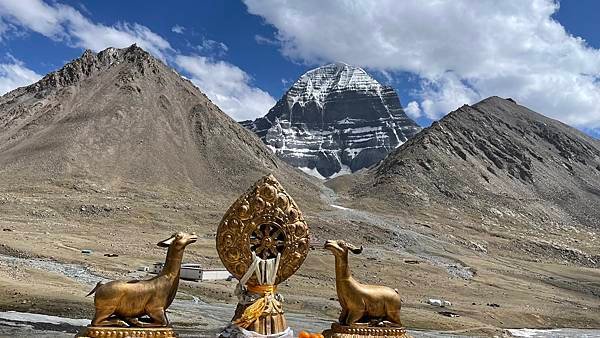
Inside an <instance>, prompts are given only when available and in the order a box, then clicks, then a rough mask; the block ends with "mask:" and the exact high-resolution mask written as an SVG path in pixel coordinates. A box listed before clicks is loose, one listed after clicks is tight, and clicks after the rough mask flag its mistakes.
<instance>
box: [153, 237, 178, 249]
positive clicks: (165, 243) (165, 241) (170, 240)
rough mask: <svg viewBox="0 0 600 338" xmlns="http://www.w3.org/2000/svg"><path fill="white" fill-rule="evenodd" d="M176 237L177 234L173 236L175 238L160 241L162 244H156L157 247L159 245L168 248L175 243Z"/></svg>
mask: <svg viewBox="0 0 600 338" xmlns="http://www.w3.org/2000/svg"><path fill="white" fill-rule="evenodd" d="M175 236H176V234H173V236H171V237H169V238H167V239H165V240H164V241H160V242H158V243H156V245H158V246H160V247H162V248H168V247H169V246H170V245H171V243H173V240H174V239H175Z"/></svg>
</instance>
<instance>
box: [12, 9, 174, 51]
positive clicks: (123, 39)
mask: <svg viewBox="0 0 600 338" xmlns="http://www.w3.org/2000/svg"><path fill="white" fill-rule="evenodd" d="M0 20H2V21H8V22H10V23H12V24H14V25H18V26H22V27H25V28H27V29H30V30H32V31H34V32H37V33H40V34H42V35H44V36H46V37H48V38H51V39H53V40H56V41H65V42H66V43H67V44H68V45H70V46H72V47H81V48H88V49H92V50H94V51H99V50H102V49H104V48H107V47H117V48H122V47H126V46H129V45H132V44H134V43H137V44H138V46H140V47H142V48H144V49H146V50H147V51H149V52H151V53H152V54H154V55H155V56H157V57H158V58H160V59H162V60H164V59H165V58H166V54H165V53H167V52H169V51H171V50H172V48H171V45H170V44H169V42H167V40H165V39H164V38H162V37H161V36H159V35H158V34H156V33H154V32H152V31H151V30H150V29H149V28H148V27H146V26H143V25H140V24H137V23H134V24H130V23H118V24H116V25H114V26H106V25H103V24H99V23H94V22H92V21H91V20H89V19H88V18H86V17H85V16H84V15H83V14H81V12H79V11H78V10H76V9H74V8H73V7H71V6H67V5H62V4H59V3H52V4H47V3H45V2H43V1H41V0H0Z"/></svg>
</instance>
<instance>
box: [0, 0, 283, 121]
mask: <svg viewBox="0 0 600 338" xmlns="http://www.w3.org/2000/svg"><path fill="white" fill-rule="evenodd" d="M14 26H17V27H19V28H26V29H28V30H31V31H34V32H37V33H40V34H42V35H44V36H46V37H48V38H50V39H52V40H55V41H62V42H64V43H66V44H67V45H69V46H71V47H81V48H88V49H92V50H94V51H99V50H102V49H105V48H107V47H117V48H121V47H126V46H129V45H131V44H133V43H137V45H138V46H140V47H142V48H144V49H145V50H147V51H148V52H150V53H151V54H153V55H154V56H156V57H158V58H160V59H162V60H163V61H165V62H170V63H175V64H176V65H177V66H178V67H180V68H181V69H182V70H183V71H185V72H187V73H188V74H189V75H191V76H192V80H193V81H194V83H195V84H196V85H197V86H198V87H200V89H201V90H202V91H204V92H205V93H206V95H207V96H208V97H209V98H210V99H211V100H213V101H214V102H215V103H216V104H217V105H218V106H219V107H220V108H221V109H222V110H223V111H224V112H225V113H227V114H229V115H230V116H232V117H234V118H236V119H248V118H256V117H258V116H262V115H264V114H266V113H267V111H268V110H269V109H270V108H271V106H273V105H274V103H275V100H274V99H273V98H272V97H271V96H270V95H269V94H268V93H267V92H265V91H263V90H261V89H259V88H255V87H253V86H252V85H251V83H250V82H251V81H250V80H251V79H250V77H249V76H248V74H246V73H245V72H244V71H243V70H241V69H240V68H238V67H236V66H235V65H232V64H230V63H227V62H224V61H218V60H214V59H212V58H207V57H205V56H196V55H194V56H185V55H182V54H180V53H178V52H177V51H175V50H174V49H173V48H172V47H171V45H170V44H169V42H168V41H167V40H166V39H164V38H163V37H161V36H160V35H158V34H156V33H154V32H153V31H151V30H150V29H149V28H148V27H146V26H143V25H140V24H137V23H127V22H121V23H117V24H115V25H112V26H107V25H104V24H100V23H95V22H93V21H92V20H90V19H89V18H87V17H86V16H85V15H83V14H82V13H81V12H79V11H78V10H76V9H75V8H73V7H71V6H67V5H63V4H60V3H58V2H50V3H46V2H44V1H41V0H0V40H1V38H2V34H5V33H6V32H7V31H8V30H11V29H12V27H14ZM13 30H14V29H13ZM21 30H22V29H21ZM172 30H173V31H174V32H176V33H178V31H181V32H183V30H184V28H183V27H182V26H177V25H176V26H174V27H173V28H172ZM197 49H198V50H200V51H201V52H202V53H203V54H207V55H210V56H211V57H214V56H222V55H224V54H225V53H226V52H227V51H228V49H229V48H228V47H227V45H225V44H224V43H222V42H219V41H215V40H210V39H203V41H202V44H201V45H200V46H198V47H197ZM40 77H41V76H40V75H38V74H36V73H35V72H33V71H31V70H29V69H27V68H26V67H25V66H24V65H23V64H22V63H20V62H18V61H17V60H12V61H11V63H8V64H0V92H6V91H9V90H12V89H14V88H16V87H17V86H21V85H26V84H30V83H32V82H34V81H36V80H38V79H39V78H40Z"/></svg>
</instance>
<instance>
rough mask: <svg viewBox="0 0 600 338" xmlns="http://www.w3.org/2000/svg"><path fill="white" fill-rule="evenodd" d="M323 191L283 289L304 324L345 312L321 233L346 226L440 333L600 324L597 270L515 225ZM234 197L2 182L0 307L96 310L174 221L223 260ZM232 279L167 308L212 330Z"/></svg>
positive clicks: (193, 249)
mask: <svg viewBox="0 0 600 338" xmlns="http://www.w3.org/2000/svg"><path fill="white" fill-rule="evenodd" d="M322 199H323V200H324V201H325V202H326V203H327V204H334V205H339V206H342V207H341V208H340V207H330V208H326V209H322V210H308V211H305V213H306V219H307V221H308V223H309V225H310V227H311V232H312V237H313V243H315V248H314V250H312V251H311V252H310V254H309V256H308V258H307V260H306V262H305V263H304V265H303V266H302V268H301V269H300V270H299V271H298V273H297V274H296V275H294V276H292V277H291V278H290V279H289V280H288V281H286V282H284V283H283V284H282V285H281V286H280V288H279V292H281V293H282V294H283V295H284V296H285V298H286V303H285V308H286V309H287V311H288V312H289V313H290V315H289V317H290V322H293V323H294V324H293V325H295V327H294V328H295V329H296V330H302V329H313V330H321V329H324V328H326V327H327V326H328V323H329V322H330V321H332V320H334V319H335V318H336V317H337V315H338V311H339V305H338V302H337V300H336V293H335V275H334V271H333V267H334V262H333V257H332V255H331V254H330V253H329V252H327V251H325V250H322V249H320V246H321V243H323V242H324V241H325V240H326V239H338V238H339V239H346V240H348V241H350V242H353V243H354V244H356V245H364V246H365V250H364V252H363V254H361V255H353V256H351V257H350V262H351V268H352V272H353V274H354V276H355V277H356V278H357V279H359V280H361V281H363V282H365V283H374V284H383V285H389V286H393V287H396V288H398V289H399V290H400V293H401V295H402V298H403V301H404V305H403V309H402V317H403V321H404V324H405V325H406V326H407V327H408V328H410V329H411V330H413V331H412V332H413V333H415V337H418V336H419V335H418V334H419V332H418V331H415V330H420V329H424V330H428V331H432V332H434V336H437V335H439V334H441V333H440V332H447V333H448V334H454V335H476V336H480V335H482V336H502V335H509V333H507V331H505V330H504V329H507V328H565V327H570V328H595V329H598V328H600V271H599V270H598V269H595V268H591V267H585V266H581V265H578V264H573V263H570V262H568V261H563V262H561V261H557V260H544V259H543V258H539V257H533V258H532V257H531V256H527V255H526V254H524V253H522V252H521V251H519V250H516V249H515V250H512V249H511V247H510V246H509V244H510V243H512V238H511V237H509V236H508V235H505V236H504V237H498V236H495V235H494V234H493V233H491V232H488V233H487V234H486V233H484V235H481V236H488V237H486V238H481V237H478V238H477V239H472V237H470V232H472V231H473V230H472V229H471V228H468V227H462V228H461V227H460V226H455V225H452V226H450V225H448V224H445V223H446V220H444V219H442V218H436V217H437V216H436V215H427V217H425V216H423V217H421V218H419V217H420V216H419V215H417V216H419V217H417V216H414V217H413V216H411V217H407V216H398V215H396V216H390V215H386V214H383V213H377V214H374V213H369V212H366V211H362V210H357V209H358V208H356V206H354V208H349V207H347V206H344V203H343V201H340V200H338V199H337V198H336V196H335V194H333V192H331V191H329V190H324V192H323V196H322ZM227 206H228V205H227V204H226V203H225V204H221V203H214V204H210V203H208V204H199V203H195V202H194V197H193V196H192V197H190V196H188V195H179V194H176V193H173V192H163V193H160V194H148V193H141V192H138V191H125V192H119V193H111V192H106V191H101V190H96V189H92V188H89V187H87V188H86V187H83V188H82V187H78V188H73V187H63V186H56V185H47V186H43V188H36V190H24V189H19V190H15V189H12V188H10V187H5V188H3V189H1V190H0V312H3V313H5V312H6V311H21V312H30V313H40V314H47V315H52V316H60V317H67V318H91V316H92V313H93V305H92V299H91V298H85V297H84V296H85V295H86V294H87V293H88V292H89V290H90V289H91V288H92V287H93V285H94V284H95V282H96V281H97V280H99V279H100V278H109V279H118V278H127V277H128V276H129V277H132V276H133V277H135V276H138V277H140V276H141V275H140V273H138V272H136V271H135V270H136V269H137V268H138V267H140V266H148V265H151V264H152V263H154V262H157V261H162V260H163V259H164V255H165V252H164V250H163V249H161V248H158V247H157V246H156V243H157V242H158V241H160V240H162V239H165V238H166V237H168V236H169V235H170V234H171V233H172V232H174V231H176V230H182V231H195V232H196V233H197V234H199V236H200V240H199V241H198V242H197V243H195V244H193V245H191V246H190V247H188V249H187V251H186V253H185V258H184V259H185V261H187V262H194V263H199V264H201V265H203V266H205V267H219V266H220V260H219V258H218V256H217V252H216V249H215V239H214V234H215V232H216V227H217V225H218V222H219V220H220V218H221V216H222V214H223V213H224V211H225V209H226V208H227ZM300 206H301V207H302V204H300ZM423 219H426V220H427V221H423ZM454 222H455V223H456V222H457V221H456V220H455V221H454ZM582 236H583V235H582ZM499 243H500V244H499ZM503 243H504V244H503ZM501 244H503V245H504V246H502V245H501ZM502 248H504V249H502ZM83 249H87V250H91V253H90V254H83V253H82V250H83ZM105 254H117V255H118V257H107V256H105ZM234 286H235V284H234V282H210V283H209V282H203V283H194V282H184V283H182V285H181V286H180V293H179V295H178V300H177V302H176V305H175V306H174V307H173V308H172V309H171V316H172V319H173V322H174V324H175V325H176V327H178V328H181V329H182V330H184V331H185V330H187V329H190V330H196V329H197V328H203V329H204V330H206V332H209V333H210V332H213V333H214V332H216V331H215V330H217V329H218V328H219V327H220V325H221V326H222V325H224V324H225V323H226V321H227V320H228V318H229V317H230V316H231V315H232V313H233V304H235V302H236V299H235V297H234V295H233V290H234ZM428 298H437V299H443V300H448V301H450V302H451V303H452V305H451V306H449V307H447V308H444V309H442V308H438V307H435V306H432V305H429V304H426V303H425V301H426V300H427V299H428ZM217 309H218V311H217ZM442 311H451V312H453V313H456V314H458V315H459V316H460V317H454V318H451V317H446V316H443V315H441V314H440V313H439V312H442ZM11 323H12V324H11ZM15 325H16V324H15V322H14V321H9V320H6V319H2V316H0V336H1V335H3V334H7V333H6V332H11V331H10V330H22V329H18V328H17V329H15V327H18V325H16V326H15ZM21 327H22V326H21ZM186 328H187V329H186ZM28 329H30V330H34V331H35V330H39V331H40V332H42V331H44V330H46V331H47V330H48V329H49V328H48V327H44V326H43V325H42V326H40V325H38V326H35V325H34V326H31V327H30V328H28ZM71 329H73V328H71ZM3 332H4V333H3ZM40 334H41V333H40ZM422 334H425V336H426V334H427V333H426V332H425V333H422ZM557 337H558V336H557Z"/></svg>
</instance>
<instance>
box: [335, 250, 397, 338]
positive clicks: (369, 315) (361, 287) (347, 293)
mask: <svg viewBox="0 0 600 338" xmlns="http://www.w3.org/2000/svg"><path fill="white" fill-rule="evenodd" d="M325 249H327V250H329V251H331V252H332V253H333V255H334V256H335V286H336V290H337V295H338V299H339V302H340V305H341V306H342V313H341V314H340V317H339V324H341V325H344V326H349V327H352V326H353V325H354V324H356V323H358V322H359V321H360V322H363V323H370V322H371V321H379V322H383V321H388V322H390V323H391V324H392V325H393V326H397V327H400V326H402V324H401V323H400V306H401V303H402V301H401V300H400V295H399V294H398V291H397V290H395V289H392V288H389V287H386V286H379V285H365V284H361V283H359V282H357V281H356V280H355V279H354V278H353V277H352V275H351V274H350V268H349V267H348V252H349V251H351V252H352V253H354V254H359V253H361V252H362V250H363V248H362V246H361V247H360V248H357V247H355V246H354V245H352V244H350V243H347V242H345V241H342V240H337V241H332V240H330V241H327V242H325ZM367 325H368V324H367ZM402 332H403V331H398V333H399V334H400V333H402Z"/></svg>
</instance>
